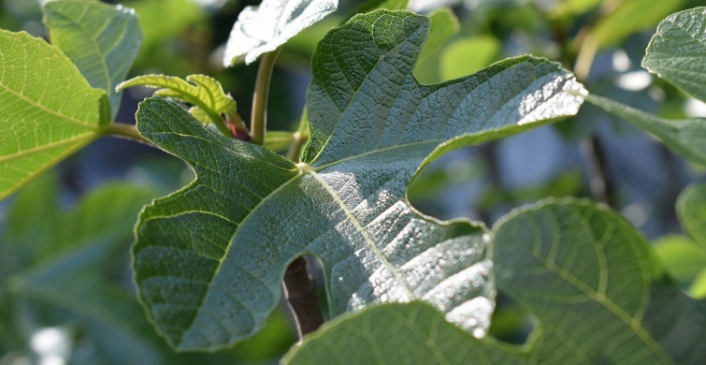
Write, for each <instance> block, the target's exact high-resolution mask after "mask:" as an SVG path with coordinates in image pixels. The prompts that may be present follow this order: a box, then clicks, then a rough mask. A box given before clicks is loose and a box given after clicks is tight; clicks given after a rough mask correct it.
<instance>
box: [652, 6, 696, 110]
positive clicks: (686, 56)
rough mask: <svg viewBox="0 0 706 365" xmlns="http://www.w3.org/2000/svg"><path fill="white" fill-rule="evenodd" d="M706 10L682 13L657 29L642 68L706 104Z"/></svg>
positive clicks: (663, 21) (692, 10)
mask: <svg viewBox="0 0 706 365" xmlns="http://www.w3.org/2000/svg"><path fill="white" fill-rule="evenodd" d="M704 24H706V7H700V8H694V9H689V10H684V11H680V12H678V13H674V14H672V15H670V16H668V17H667V18H666V19H664V20H662V21H661V22H660V23H659V26H657V32H656V33H655V34H654V35H653V36H652V39H651V40H650V44H649V46H648V47H647V52H646V54H645V58H643V59H642V67H644V68H646V69H648V70H649V71H650V72H652V73H654V74H656V75H657V76H659V77H661V78H663V79H665V80H667V81H669V82H670V83H672V84H674V85H675V86H676V87H678V88H680V89H682V90H684V91H686V92H687V93H689V94H690V95H693V96H694V97H696V98H698V99H701V100H702V101H706V87H704V85H705V84H706V28H705V26H704Z"/></svg>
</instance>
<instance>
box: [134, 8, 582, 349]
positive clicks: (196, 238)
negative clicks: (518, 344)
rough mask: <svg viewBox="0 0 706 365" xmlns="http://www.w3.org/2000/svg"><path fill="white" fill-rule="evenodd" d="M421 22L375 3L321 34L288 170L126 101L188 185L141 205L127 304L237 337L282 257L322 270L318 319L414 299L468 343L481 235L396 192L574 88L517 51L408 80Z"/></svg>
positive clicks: (173, 338) (478, 297) (570, 95)
mask: <svg viewBox="0 0 706 365" xmlns="http://www.w3.org/2000/svg"><path fill="white" fill-rule="evenodd" d="M428 28H429V22H428V20H427V19H426V18H424V17H421V16H418V15H414V14H412V13H409V12H404V11H400V12H391V11H383V10H381V11H377V12H374V13H371V14H367V15H359V16H356V17H354V18H353V19H351V21H349V22H348V23H347V24H346V25H344V26H342V27H340V28H336V29H334V30H332V31H331V32H330V33H329V34H328V35H327V36H326V37H325V38H324V39H323V40H322V41H321V43H320V44H319V48H318V50H317V52H316V53H315V55H314V59H313V63H312V64H313V69H314V81H313V83H312V85H311V86H310V89H309V93H308V120H309V126H310V133H311V134H310V136H311V137H310V144H309V145H308V147H307V148H306V150H305V151H304V153H303V154H302V161H301V162H299V163H295V162H292V161H289V160H286V159H284V158H283V157H281V156H279V155H276V154H274V153H272V152H270V151H269V150H267V149H265V148H263V147H260V146H257V145H252V144H248V143H244V142H239V141H235V140H232V139H228V138H225V137H222V136H218V135H216V134H215V133H213V132H211V131H209V130H207V129H204V128H203V127H202V126H201V125H199V123H198V122H197V121H196V120H194V119H193V118H191V117H190V115H189V114H188V113H187V112H186V111H185V110H183V109H182V108H180V107H179V106H178V105H177V104H175V103H173V102H170V101H167V100H164V99H159V98H156V99H148V100H146V101H145V102H143V103H142V104H141V105H140V108H139V110H138V129H139V131H140V133H142V135H143V136H144V137H145V138H147V139H149V140H151V141H153V142H154V143H155V144H156V145H158V146H160V147H161V148H162V149H164V150H166V151H167V152H169V153H172V154H174V155H176V156H177V157H179V158H181V159H183V160H184V161H186V162H188V163H189V164H190V165H191V166H192V168H193V169H194V170H195V172H196V175H197V176H198V178H197V180H195V181H194V182H193V183H192V184H191V185H189V186H188V187H186V188H185V189H183V190H181V191H179V192H176V193H175V194H173V195H171V196H168V197H165V198H162V199H159V200H157V201H155V202H154V203H153V204H151V205H149V206H148V207H147V208H146V209H145V210H144V211H143V213H142V215H141V217H140V222H139V223H138V226H137V228H136V229H137V241H136V244H135V246H134V249H133V254H134V258H135V260H134V265H135V270H136V281H137V283H138V285H139V287H140V295H141V297H142V299H143V301H144V303H145V304H146V306H147V308H148V311H149V313H150V315H151V317H152V318H153V320H154V321H155V323H156V324H157V326H158V327H159V329H160V331H161V332H162V333H163V334H164V335H165V337H166V338H167V339H168V340H169V341H170V342H171V343H172V344H173V345H174V346H175V347H177V348H178V349H215V348H220V347H224V346H227V345H229V344H232V343H234V342H237V341H239V340H240V339H242V338H244V337H247V336H250V335H252V334H253V333H254V332H256V331H257V330H258V328H259V327H260V326H262V323H263V321H264V319H265V318H266V317H267V315H268V313H269V312H270V311H271V310H272V308H273V307H274V306H275V305H277V303H278V302H279V297H280V285H281V284H280V282H281V279H282V277H283V274H284V270H285V269H286V267H287V264H288V263H289V262H291V261H292V260H294V259H295V258H296V257H298V256H300V255H302V254H306V253H310V254H314V255H316V256H318V257H319V258H320V259H321V260H322V262H323V266H324V273H325V275H326V283H325V284H326V288H327V296H328V301H329V308H330V311H331V315H332V316H335V315H338V314H340V313H343V312H345V311H348V310H358V309H361V308H364V307H366V306H368V305H370V304H372V303H378V302H408V301H412V300H423V301H426V302H429V303H430V304H432V305H433V306H435V307H436V308H438V309H440V310H441V311H443V312H444V314H445V316H446V318H447V319H448V320H450V321H452V322H454V323H456V324H458V325H459V326H461V327H463V328H465V329H466V330H468V331H469V332H473V333H475V334H476V335H477V336H482V335H484V333H485V331H486V330H487V326H488V321H489V316H490V313H491V312H492V309H493V298H494V286H493V285H492V275H490V271H491V263H490V260H489V259H488V257H487V243H488V242H487V241H488V239H489V237H488V235H487V233H486V231H485V229H484V228H483V227H481V226H478V225H475V224H472V223H470V222H468V221H451V222H440V221H438V220H435V219H433V218H430V217H426V216H424V215H422V214H420V213H418V212H416V211H414V210H413V209H412V208H411V207H410V206H409V204H408V203H407V201H406V199H405V191H406V187H407V185H408V183H409V182H410V180H411V179H412V178H413V177H414V175H415V174H416V173H417V171H418V170H419V169H420V168H421V167H420V166H423V165H424V164H425V163H427V162H428V161H430V160H432V159H433V158H435V157H437V156H439V155H440V154H442V153H443V152H445V151H448V150H451V149H454V148H458V147H460V146H464V145H469V144H474V143H481V142H483V141H487V140H491V139H495V138H500V137H503V136H506V135H510V134H512V133H517V132H520V131H523V130H526V129H529V128H532V127H535V126H537V125H541V124H542V123H546V122H548V121H551V120H555V119H557V118H561V117H565V116H569V115H572V114H574V113H575V112H576V110H577V109H578V107H579V105H580V104H581V101H582V99H581V98H580V97H578V96H576V95H577V94H582V93H584V90H583V87H582V86H581V85H580V84H579V83H577V82H576V81H575V79H574V78H573V76H572V75H571V74H570V73H569V72H567V71H566V70H563V69H562V68H561V67H560V66H558V65H557V64H554V63H550V62H547V61H545V60H540V59H535V58H531V57H520V58H516V59H511V60H508V61H505V62H501V63H498V64H496V65H494V66H493V67H491V68H490V69H488V70H485V71H482V72H480V73H478V74H476V75H474V76H470V77H467V78H464V79H459V80H455V81H452V82H448V83H445V84H441V85H433V86H423V85H420V84H419V83H418V82H416V80H415V79H414V78H413V76H412V69H413V66H414V63H415V60H416V58H417V57H418V55H419V52H420V51H421V47H422V44H423V40H424V37H425V36H426V33H427V31H428Z"/></svg>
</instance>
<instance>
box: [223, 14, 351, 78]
mask: <svg viewBox="0 0 706 365" xmlns="http://www.w3.org/2000/svg"><path fill="white" fill-rule="evenodd" d="M337 7H338V0H263V1H262V4H260V6H259V7H252V6H248V7H246V8H245V9H243V11H241V12H240V14H239V15H238V20H237V21H236V22H235V24H234V25H233V30H232V31H231V33H230V36H229V37H228V43H227V44H226V50H225V56H224V57H223V64H224V66H226V67H229V66H232V65H233V64H234V63H235V61H236V60H237V59H238V57H241V56H245V63H246V64H250V63H252V62H254V61H255V60H256V59H257V57H259V56H260V55H261V54H263V53H267V52H272V51H274V50H275V49H277V47H279V46H281V45H282V44H284V43H285V42H287V40H288V39H289V38H292V37H294V36H295V35H297V34H298V33H299V32H301V31H302V30H304V29H305V28H307V27H309V26H311V25H312V24H314V23H316V22H318V21H319V20H321V19H323V17H325V16H326V15H328V14H330V13H332V12H334V11H335V10H336V8H337Z"/></svg>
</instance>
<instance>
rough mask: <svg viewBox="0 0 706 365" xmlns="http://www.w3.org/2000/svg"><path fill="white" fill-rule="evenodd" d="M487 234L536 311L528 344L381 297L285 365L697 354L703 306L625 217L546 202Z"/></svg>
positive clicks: (641, 360) (639, 359)
mask: <svg viewBox="0 0 706 365" xmlns="http://www.w3.org/2000/svg"><path fill="white" fill-rule="evenodd" d="M494 232H495V236H494V240H493V262H494V264H495V275H496V280H497V283H498V287H499V289H500V290H501V291H503V292H505V293H507V294H508V295H509V296H511V297H512V298H513V299H515V300H516V301H517V302H519V303H520V304H521V305H522V306H523V307H524V308H526V309H527V310H529V311H530V312H531V313H532V314H533V315H534V317H535V318H536V323H537V325H536V329H535V332H534V333H533V334H532V335H531V336H530V340H529V342H528V343H527V344H525V345H523V346H514V345H508V344H503V343H500V342H498V341H497V340H494V339H491V338H487V337H486V338H484V339H482V340H478V339H475V338H473V337H471V336H469V335H468V334H467V333H463V332H461V331H459V330H458V328H454V326H452V325H450V324H449V323H446V322H444V321H443V318H442V314H441V313H439V312H438V311H436V310H434V309H433V308H429V307H428V306H426V305H423V304H421V303H408V304H387V305H381V306H378V307H373V308H370V309H368V310H365V311H361V312H358V313H355V314H352V315H348V316H347V317H346V318H345V319H341V320H335V321H333V322H331V323H329V324H326V325H324V327H323V328H322V330H321V331H320V332H317V333H314V334H312V335H311V336H308V337H306V338H305V339H304V341H303V343H302V344H301V345H299V346H298V347H295V348H293V349H292V350H290V352H289V353H288V354H287V356H285V363H287V364H317V363H327V364H370V363H376V364H417V363H428V364H431V363H438V364H458V365H462V364H600V363H607V364H675V363H679V364H699V363H700V362H702V361H703V356H704V354H706V344H704V343H703V336H704V334H705V333H706V304H704V303H703V302H697V301H694V300H692V299H691V298H688V297H687V296H686V295H685V294H684V293H682V292H681V291H680V290H679V289H678V288H676V287H675V286H674V284H673V283H672V282H671V281H670V280H669V279H668V278H666V277H665V276H663V274H662V272H661V268H660V267H659V265H658V264H657V262H655V261H654V260H653V258H652V256H651V252H650V251H649V245H648V243H647V242H646V241H645V239H644V238H643V237H642V236H641V235H640V234H639V233H638V232H637V231H636V230H635V229H634V228H633V227H631V226H630V224H629V223H628V222H627V221H626V220H625V219H624V218H622V217H620V216H618V215H617V214H615V213H613V212H611V211H609V210H608V209H606V208H603V207H600V206H596V205H594V204H592V203H588V202H582V201H576V200H572V199H564V200H547V201H544V202H541V203H538V204H535V205H533V206H530V207H527V208H523V209H520V210H517V211H514V212H511V213H510V214H508V215H507V216H505V217H504V218H502V219H501V221H500V222H499V223H498V224H497V225H496V227H495V228H494ZM587 319H588V320H587ZM417 359H424V361H421V362H418V361H417Z"/></svg>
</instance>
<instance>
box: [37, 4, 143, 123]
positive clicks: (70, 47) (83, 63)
mask: <svg viewBox="0 0 706 365" xmlns="http://www.w3.org/2000/svg"><path fill="white" fill-rule="evenodd" d="M44 23H45V24H46V26H47V28H49V34H50V36H51V42H52V44H54V45H55V46H57V47H59V49H61V51H62V52H64V54H66V56H67V57H69V59H70V60H71V61H72V62H73V63H74V64H75V65H76V66H77V67H78V69H79V71H81V74H82V75H83V76H84V77H85V78H86V80H88V83H89V84H91V86H93V87H95V88H99V89H103V90H105V92H106V93H107V94H108V97H109V98H110V104H111V105H112V111H113V112H112V116H113V117H115V115H116V114H117V113H118V109H119V107H120V95H121V93H120V92H118V91H116V90H115V86H117V85H118V83H120V82H121V81H123V80H125V76H127V73H128V71H129V69H130V66H131V65H132V62H133V61H134V60H135V57H137V52H138V51H139V48H140V43H141V42H142V32H141V31H140V25H139V23H138V21H137V17H136V16H135V14H134V11H133V10H132V9H127V8H123V7H122V6H119V7H115V6H111V5H107V4H104V3H100V2H93V1H51V2H48V3H46V4H45V5H44Z"/></svg>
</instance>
